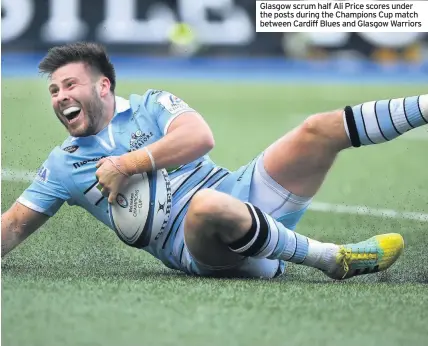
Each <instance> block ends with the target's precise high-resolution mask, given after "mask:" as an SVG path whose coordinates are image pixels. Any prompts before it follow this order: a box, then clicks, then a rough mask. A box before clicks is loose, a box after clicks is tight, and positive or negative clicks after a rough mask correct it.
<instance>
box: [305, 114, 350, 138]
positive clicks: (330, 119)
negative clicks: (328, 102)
mask: <svg viewBox="0 0 428 346" xmlns="http://www.w3.org/2000/svg"><path fill="white" fill-rule="evenodd" d="M341 119H342V115H341V112H340V111H332V112H327V113H317V114H314V115H311V116H309V117H308V118H306V119H305V120H304V121H303V123H302V124H301V125H300V128H299V131H300V132H301V136H302V137H303V138H304V139H305V140H307V141H317V142H319V141H322V140H330V139H332V137H334V134H335V130H336V129H335V128H334V127H337V126H338V124H341Z"/></svg>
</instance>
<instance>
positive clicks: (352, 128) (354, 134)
mask: <svg viewBox="0 0 428 346" xmlns="http://www.w3.org/2000/svg"><path fill="white" fill-rule="evenodd" d="M344 113H345V119H346V125H347V128H348V133H349V139H350V140H351V144H352V146H353V147H357V148H358V147H360V146H361V141H360V137H359V136H358V129H357V123H356V122H355V118H354V111H353V110H352V107H351V106H346V107H345V110H344Z"/></svg>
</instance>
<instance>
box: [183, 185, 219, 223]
mask: <svg viewBox="0 0 428 346" xmlns="http://www.w3.org/2000/svg"><path fill="white" fill-rule="evenodd" d="M220 198H221V197H220V194H219V193H218V192H217V191H214V190H211V189H203V190H201V191H198V192H197V193H196V194H195V195H194V196H193V197H192V201H191V202H190V205H189V214H190V215H192V217H195V218H198V219H203V220H212V219H213V217H214V216H215V215H217V214H218V213H219V208H220V205H221V203H220V201H219V199H220Z"/></svg>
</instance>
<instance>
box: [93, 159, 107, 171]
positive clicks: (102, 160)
mask: <svg viewBox="0 0 428 346" xmlns="http://www.w3.org/2000/svg"><path fill="white" fill-rule="evenodd" d="M106 159H107V158H105V157H103V158H102V159H101V160H99V161H98V162H97V164H96V165H95V167H96V168H99V167H101V165H102V164H103V163H104V162H105V161H106Z"/></svg>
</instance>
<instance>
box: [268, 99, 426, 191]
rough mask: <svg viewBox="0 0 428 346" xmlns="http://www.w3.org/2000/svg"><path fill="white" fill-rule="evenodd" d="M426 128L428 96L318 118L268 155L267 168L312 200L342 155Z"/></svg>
mask: <svg viewBox="0 0 428 346" xmlns="http://www.w3.org/2000/svg"><path fill="white" fill-rule="evenodd" d="M427 123H428V95H421V96H414V97H406V98H401V99H392V100H382V101H373V102H366V103H363V104H360V105H357V106H354V107H346V108H345V111H343V110H338V111H333V112H327V113H320V114H315V115H312V116H310V117H309V118H308V119H306V120H305V121H304V122H303V123H302V124H301V125H300V126H298V127H297V128H295V129H294V130H293V131H291V132H290V133H288V134H286V135H285V136H283V137H282V138H280V139H279V140H278V141H276V142H275V143H273V144H272V145H271V146H270V147H269V148H268V149H267V150H266V152H265V155H264V167H265V169H266V171H267V172H268V174H269V176H271V177H272V178H273V179H274V180H275V181H276V182H278V183H279V184H280V185H281V186H283V187H284V188H285V189H287V190H289V191H291V192H292V193H294V194H296V195H299V196H303V197H312V196H313V195H314V194H315V193H316V192H317V190H318V189H319V188H320V186H321V184H322V182H323V181H324V178H325V176H326V174H327V172H328V171H329V169H330V167H331V166H332V164H333V162H334V161H335V159H336V156H337V154H338V153H339V152H340V151H341V150H343V149H346V148H349V147H351V146H354V147H359V146H360V145H370V144H379V143H384V142H386V141H389V140H392V139H394V138H396V137H398V136H400V135H401V134H403V133H405V132H407V131H409V130H411V129H413V128H416V127H419V126H422V125H425V124H427Z"/></svg>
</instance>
